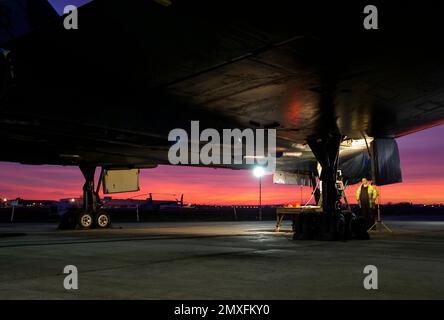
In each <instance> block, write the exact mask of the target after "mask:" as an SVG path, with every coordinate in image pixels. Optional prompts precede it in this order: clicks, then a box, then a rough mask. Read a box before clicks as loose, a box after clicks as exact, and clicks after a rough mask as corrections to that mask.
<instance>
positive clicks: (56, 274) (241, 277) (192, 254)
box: [0, 221, 444, 300]
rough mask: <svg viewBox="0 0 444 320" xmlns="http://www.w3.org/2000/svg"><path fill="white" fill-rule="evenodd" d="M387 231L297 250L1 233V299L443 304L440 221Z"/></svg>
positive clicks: (126, 234) (187, 229)
mask: <svg viewBox="0 0 444 320" xmlns="http://www.w3.org/2000/svg"><path fill="white" fill-rule="evenodd" d="M386 223H387V224H388V225H389V226H390V227H391V228H392V229H393V230H394V232H393V233H392V234H391V233H387V232H382V231H379V232H375V233H372V238H371V240H368V241H365V240H354V241H347V242H341V241H338V242H324V241H295V240H292V239H291V236H292V233H291V232H290V224H289V222H285V224H284V226H283V228H282V232H279V233H276V232H274V221H264V222H251V221H250V222H174V223H172V222H150V223H116V224H114V225H113V228H111V229H106V230H86V231H84V230H76V231H61V230H57V229H56V227H57V225H56V224H23V223H19V224H0V299H2V300H3V299H265V300H269V299H291V300H293V299H443V298H444V273H443V270H444V250H443V249H444V221H386ZM67 265H74V266H75V267H76V268H77V270H78V289H77V290H66V289H65V288H64V285H63V284H64V279H65V277H66V276H67V274H64V273H63V270H64V268H65V266H67ZM367 265H374V266H376V267H377V270H378V289H370V290H367V289H365V288H364V285H363V282H364V278H365V277H366V276H367V274H364V272H363V271H364V268H365V266H367Z"/></svg>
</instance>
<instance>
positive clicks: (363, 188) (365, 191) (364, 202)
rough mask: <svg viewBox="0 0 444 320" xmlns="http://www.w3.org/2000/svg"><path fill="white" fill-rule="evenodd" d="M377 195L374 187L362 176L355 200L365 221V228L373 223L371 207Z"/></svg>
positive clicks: (372, 207)
mask: <svg viewBox="0 0 444 320" xmlns="http://www.w3.org/2000/svg"><path fill="white" fill-rule="evenodd" d="M377 196H378V194H377V192H376V189H375V188H373V187H372V185H371V184H370V183H369V182H368V180H367V179H366V178H362V183H361V185H360V186H359V188H358V190H357V191H356V200H357V201H358V204H359V207H360V208H361V215H362V217H363V218H364V219H365V221H366V223H367V229H368V228H370V227H371V226H372V225H373V220H374V219H373V209H374V208H375V201H376V197H377Z"/></svg>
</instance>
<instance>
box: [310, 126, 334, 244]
mask: <svg viewBox="0 0 444 320" xmlns="http://www.w3.org/2000/svg"><path fill="white" fill-rule="evenodd" d="M341 140H342V137H341V136H340V135H339V134H337V133H334V134H333V133H331V134H326V135H324V136H321V137H315V138H310V139H309V140H308V144H309V146H310V148H311V150H312V152H313V154H314V155H315V157H316V159H317V160H318V162H319V164H320V165H321V167H322V172H321V177H320V179H321V186H322V209H323V217H322V219H321V226H320V230H319V231H320V233H319V234H320V238H321V239H325V240H335V239H336V238H337V236H338V222H339V215H340V208H339V207H338V191H337V187H336V174H337V168H338V155H339V145H340V143H341Z"/></svg>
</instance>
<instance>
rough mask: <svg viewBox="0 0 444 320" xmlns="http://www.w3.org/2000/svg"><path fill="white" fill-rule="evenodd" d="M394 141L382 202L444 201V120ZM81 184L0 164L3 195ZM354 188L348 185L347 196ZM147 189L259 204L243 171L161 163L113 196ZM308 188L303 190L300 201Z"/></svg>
mask: <svg viewBox="0 0 444 320" xmlns="http://www.w3.org/2000/svg"><path fill="white" fill-rule="evenodd" d="M398 145H399V149H400V153H401V164H402V170H403V178H404V182H403V183H400V184H395V185H390V186H384V187H382V188H381V202H382V203H387V202H394V203H396V202H404V201H407V202H414V203H426V204H432V203H444V162H443V159H444V125H441V126H438V127H434V128H431V129H427V130H424V131H421V132H417V133H414V134H411V135H409V136H405V137H402V138H399V139H398ZM82 185H83V177H82V175H81V173H80V170H79V169H78V168H76V167H61V166H30V165H20V164H12V163H0V196H1V197H6V198H9V199H12V198H16V197H21V198H24V199H40V200H43V199H54V200H58V199H60V198H67V197H78V196H80V195H81V187H82ZM262 186H263V188H262V191H263V192H262V197H263V203H268V204H277V203H287V202H301V188H300V187H299V186H291V185H288V186H286V185H274V184H273V183H272V176H271V175H270V176H265V177H264V178H263V183H262ZM356 188H357V186H350V187H349V188H348V194H349V199H350V200H352V199H353V200H354V196H353V194H354V192H355V190H356ZM149 192H152V193H153V197H154V199H174V197H173V196H172V195H171V194H177V195H178V197H180V194H181V193H183V194H184V202H185V203H200V204H257V202H258V179H257V178H255V177H254V176H253V175H252V173H251V172H250V171H246V170H228V169H209V168H192V167H177V166H160V167H158V168H156V169H149V170H148V169H146V170H142V171H141V190H140V192H137V193H125V194H118V195H114V197H115V198H128V197H131V196H134V195H137V194H147V193H149ZM310 192H311V190H310V189H309V188H304V189H303V194H302V200H303V202H304V203H305V202H306V201H307V200H308V198H309V195H310ZM142 198H143V197H141V199H142Z"/></svg>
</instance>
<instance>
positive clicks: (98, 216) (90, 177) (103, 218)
mask: <svg viewBox="0 0 444 320" xmlns="http://www.w3.org/2000/svg"><path fill="white" fill-rule="evenodd" d="M80 171H82V174H83V176H84V177H85V183H84V185H83V207H82V209H81V211H80V212H78V211H77V212H69V213H67V214H65V216H66V217H65V216H64V217H63V218H62V222H61V223H60V226H59V228H61V229H77V228H80V229H91V228H94V227H97V228H100V229H103V228H108V227H109V226H110V223H111V220H110V218H109V215H108V214H107V213H106V212H105V211H104V210H102V209H99V188H100V185H101V182H102V174H103V170H102V172H101V174H100V178H99V181H98V183H97V189H96V190H94V174H95V172H96V167H95V166H87V165H81V166H80Z"/></svg>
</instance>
